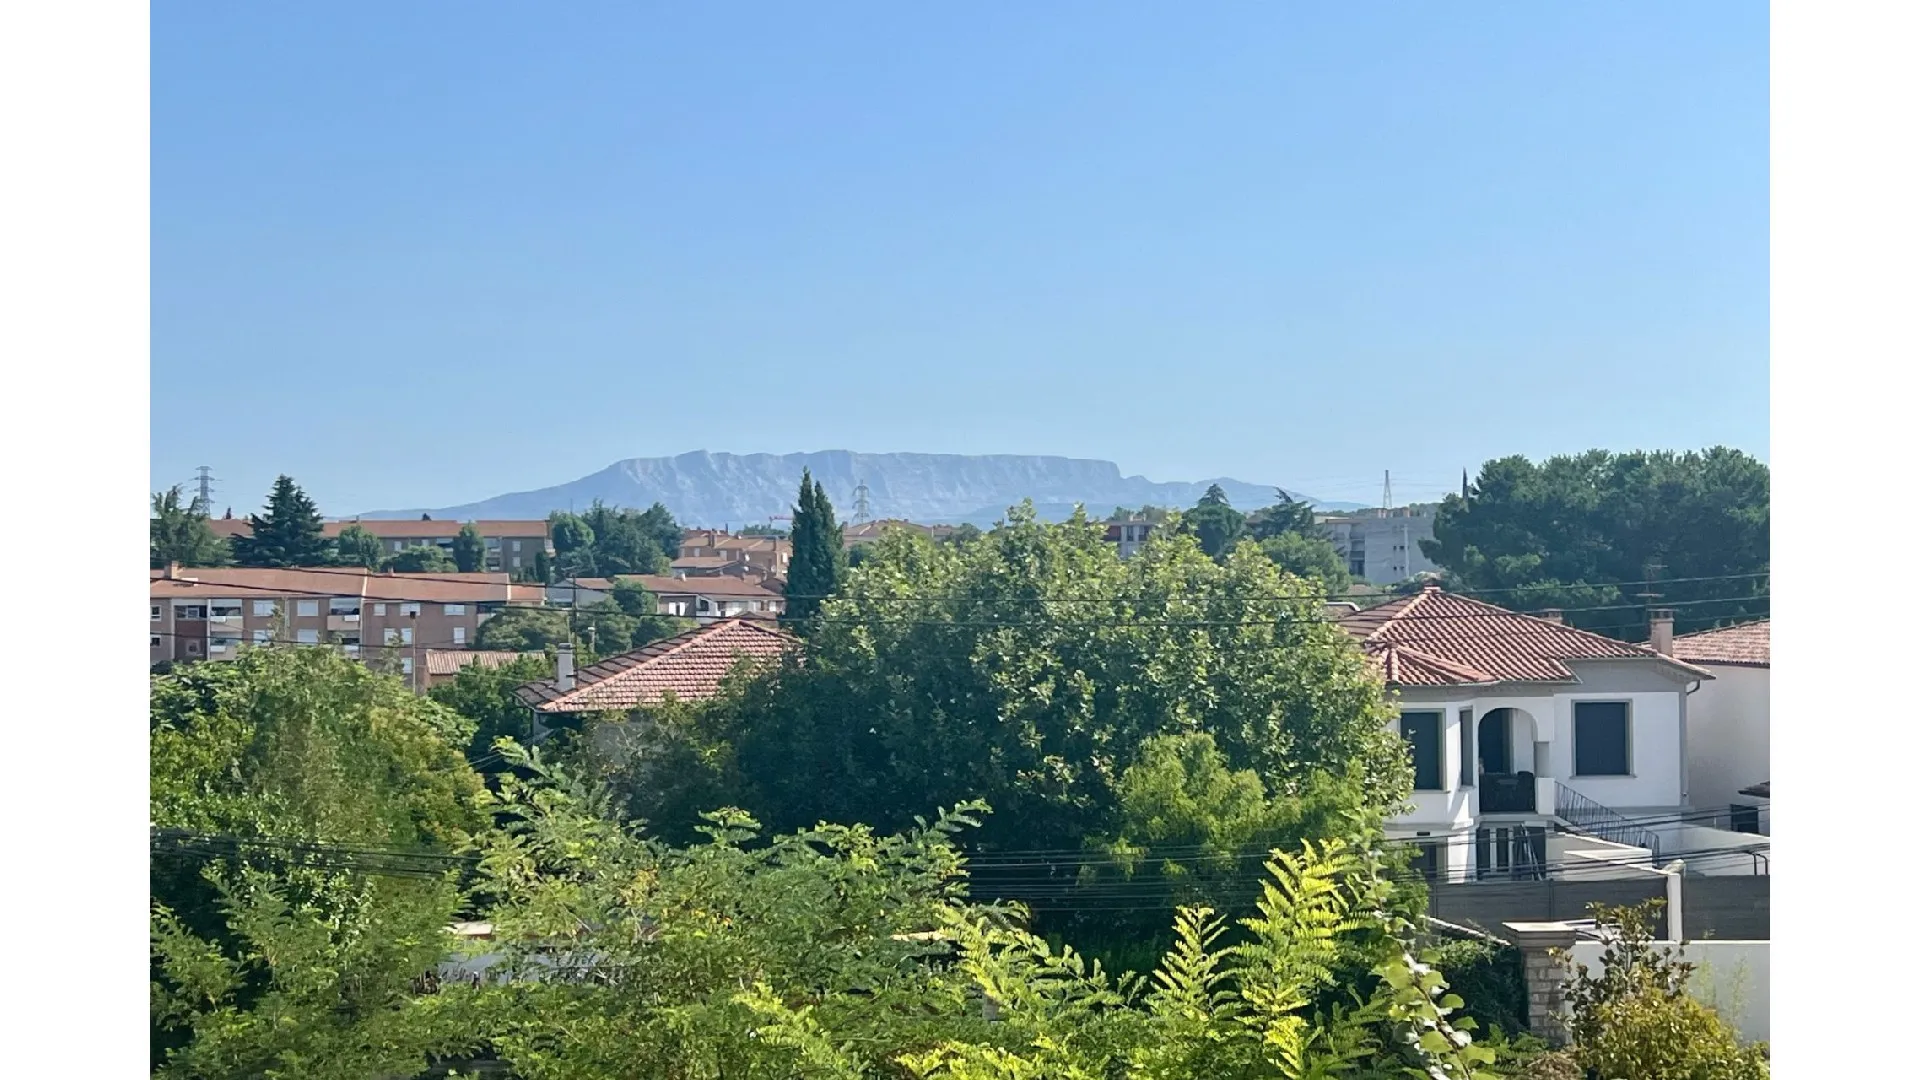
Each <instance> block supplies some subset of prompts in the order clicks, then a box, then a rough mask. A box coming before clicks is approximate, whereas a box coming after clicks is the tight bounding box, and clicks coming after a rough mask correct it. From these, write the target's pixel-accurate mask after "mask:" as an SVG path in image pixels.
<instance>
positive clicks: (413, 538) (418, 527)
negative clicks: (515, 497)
mask: <svg viewBox="0 0 1920 1080" xmlns="http://www.w3.org/2000/svg"><path fill="white" fill-rule="evenodd" d="M468 524H471V525H472V526H473V527H474V529H475V530H477V531H478V532H479V533H480V539H481V541H482V542H484V543H485V544H486V549H487V564H486V569H488V570H490V571H494V572H502V573H512V572H513V571H515V570H531V569H532V568H533V564H534V557H535V556H536V555H539V554H540V553H542V552H545V553H546V554H547V555H548V556H549V557H551V556H552V554H553V544H552V542H551V541H550V540H549V539H548V537H547V523H546V522H545V521H543V520H527V521H507V520H479V521H473V522H465V521H409V520H406V519H394V520H375V519H366V520H353V521H329V522H326V523H324V524H323V525H322V526H321V533H322V535H324V536H325V537H326V538H327V539H329V540H331V539H333V538H334V537H337V536H339V535H340V533H341V531H342V530H343V529H345V528H347V527H348V526H350V525H358V526H359V527H361V528H362V529H365V530H366V531H368V532H370V533H372V534H373V535H374V536H375V537H377V538H378V539H379V541H380V546H381V547H382V548H383V549H385V550H386V552H387V553H388V554H389V555H391V554H394V553H397V552H400V551H404V550H405V549H407V548H410V547H422V546H427V545H431V546H434V547H438V548H440V549H442V550H446V551H451V550H452V548H453V539H454V537H456V536H459V535H460V528H461V526H463V525H468ZM207 525H208V526H209V527H210V528H212V529H213V534H214V535H215V536H218V537H221V538H223V539H227V540H231V539H232V538H234V537H236V536H251V535H252V534H253V527H252V526H251V525H249V524H248V523H247V520H246V519H245V518H213V519H210V520H209V521H208V522H207Z"/></svg>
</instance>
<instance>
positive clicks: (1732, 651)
mask: <svg viewBox="0 0 1920 1080" xmlns="http://www.w3.org/2000/svg"><path fill="white" fill-rule="evenodd" d="M1772 625H1773V620H1771V619H1761V620H1759V621H1758V622H1750V623H1741V624H1740V625H1738V626H1723V627H1721V628H1719V629H1718V630H1702V631H1700V632H1699V633H1696V634H1683V635H1681V636H1680V637H1677V638H1674V639H1673V655H1674V656H1675V657H1676V658H1678V659H1681V660H1685V661H1686V662H1687V663H1689V664H1726V665H1729V666H1732V667H1769V666H1771V665H1770V664H1769V661H1768V656H1769V655H1770V648H1771V646H1770V639H1771V637H1772V631H1771V629H1770V628H1771V626H1772Z"/></svg>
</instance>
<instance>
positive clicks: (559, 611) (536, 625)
mask: <svg viewBox="0 0 1920 1080" xmlns="http://www.w3.org/2000/svg"><path fill="white" fill-rule="evenodd" d="M572 622H573V616H572V615H571V613H569V612H568V611H567V610H565V609H563V608H550V607H515V606H509V607H507V608H505V609H504V610H502V611H501V612H500V613H499V614H498V615H495V616H494V617H492V618H491V619H488V620H487V621H486V622H483V623H481V624H480V632H479V633H478V634H475V635H474V639H473V644H474V647H475V648H477V649H500V650H505V651H508V652H541V651H544V650H547V649H551V648H553V647H554V646H555V645H559V644H561V643H563V642H572V641H574V640H575V637H574V632H573V625H572Z"/></svg>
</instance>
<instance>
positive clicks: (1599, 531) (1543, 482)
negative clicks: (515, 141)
mask: <svg viewBox="0 0 1920 1080" xmlns="http://www.w3.org/2000/svg"><path fill="white" fill-rule="evenodd" d="M1769 487H1770V480H1769V474H1768V470H1767V466H1766V465H1765V464H1763V463H1762V462H1759V461H1757V460H1755V459H1754V458H1752V457H1749V456H1748V455H1746V454H1744V453H1741V452H1740V451H1738V450H1730V449H1727V448H1726V447H1714V448H1713V449H1710V450H1707V451H1704V452H1693V451H1689V452H1686V453H1672V452H1668V451H1658V452H1645V451H1635V452H1632V453H1624V454H1613V453H1609V452H1607V451H1604V450H1590V451H1588V452H1586V453H1584V454H1578V455H1573V456H1563V457H1554V458H1549V459H1547V460H1546V461H1544V462H1542V463H1541V464H1539V465H1535V464H1533V463H1532V462H1530V461H1528V460H1527V459H1526V458H1524V457H1518V456H1515V457H1508V458H1501V459H1499V460H1497V461H1489V462H1487V463H1486V464H1485V465H1484V466H1482V467H1481V469H1480V475H1479V478H1478V480H1476V481H1475V483H1474V484H1473V485H1472V487H1471V488H1470V489H1469V491H1468V494H1467V495H1466V497H1464V498H1463V497H1461V496H1459V495H1449V496H1447V497H1446V500H1445V501H1443V502H1442V503H1441V504H1440V508H1439V510H1438V511H1437V513H1436V517H1435V520H1434V527H1433V539H1432V540H1423V541H1421V550H1422V551H1423V552H1425V553H1426V555H1427V557H1428V558H1430V559H1432V560H1433V561H1434V562H1436V563H1438V564H1439V565H1440V566H1441V567H1443V568H1444V569H1445V571H1446V574H1447V578H1448V580H1449V584H1450V586H1451V587H1453V588H1457V589H1460V590H1462V591H1466V592H1469V593H1471V592H1474V591H1488V592H1495V591H1496V590H1497V594H1496V595H1494V596H1493V597H1492V599H1494V600H1495V601H1496V602H1498V603H1500V604H1502V605H1504V606H1508V607H1517V608H1524V609H1538V608H1547V607H1557V608H1562V609H1565V610H1566V612H1567V618H1568V620H1569V621H1571V622H1573V623H1574V624H1576V625H1580V626H1585V627H1588V628H1594V629H1605V630H1606V631H1607V632H1608V633H1610V634H1616V635H1620V636H1627V637H1633V636H1635V635H1644V633H1645V628H1644V626H1636V625H1633V624H1632V616H1631V615H1630V614H1627V613H1623V612H1622V611H1620V610H1619V607H1620V606H1621V605H1631V604H1636V603H1642V602H1644V601H1642V600H1641V599H1640V598H1639V596H1638V594H1640V593H1643V592H1652V593H1658V594H1659V603H1662V604H1672V605H1674V606H1675V612H1676V617H1675V627H1676V629H1678V630H1680V631H1681V632H1685V631H1687V630H1692V629H1701V628H1705V627H1710V626H1713V625H1716V624H1718V623H1722V622H1734V621H1742V620H1745V619H1749V618H1753V617H1757V616H1761V615H1764V614H1766V612H1767V610H1768V608H1767V598H1766V597H1767V577H1766V574H1767V570H1768V560H1769V532H1768V522H1769V509H1768V507H1769ZM1651 578H1658V579H1660V581H1661V583H1660V584H1656V585H1652V586H1641V585H1638V584H1628V585H1626V586H1625V587H1624V588H1623V587H1620V586H1618V585H1617V584H1616V583H1620V582H1627V583H1637V582H1642V581H1646V580H1649V579H1651ZM1583 608H1612V609H1613V610H1594V611H1583V610H1580V609H1583Z"/></svg>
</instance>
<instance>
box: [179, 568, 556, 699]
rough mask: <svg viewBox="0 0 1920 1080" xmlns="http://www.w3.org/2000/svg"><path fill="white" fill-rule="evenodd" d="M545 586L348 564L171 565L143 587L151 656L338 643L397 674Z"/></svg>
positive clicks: (228, 655)
mask: <svg viewBox="0 0 1920 1080" xmlns="http://www.w3.org/2000/svg"><path fill="white" fill-rule="evenodd" d="M543 599H544V587H543V586H539V585H515V584H513V583H512V582H511V581H510V580H509V575H507V574H503V573H474V574H392V573H386V574H383V573H374V572H372V571H367V570H361V569H358V568H354V567H337V568H336V567H326V568H310V569H298V570H271V569H256V568H251V567H223V568H205V567H196V568H193V569H183V568H180V567H177V566H176V567H169V568H167V569H165V570H155V571H152V573H151V578H150V581H149V584H148V600H149V603H150V608H149V630H148V634H149V637H148V653H149V662H150V663H154V664H158V663H161V662H162V661H172V662H175V663H185V662H193V661H199V660H230V659H232V658H233V657H235V656H237V655H239V652H240V650H241V649H242V648H243V647H247V646H257V645H273V644H291V645H335V646H339V647H340V648H342V649H343V650H345V651H346V652H347V654H348V655H350V656H355V657H359V658H362V659H366V660H368V661H369V662H378V663H380V664H383V665H389V666H391V667H392V668H393V669H394V670H395V671H397V672H398V673H400V674H401V675H405V676H411V675H413V674H414V670H415V665H416V664H418V663H420V662H421V660H420V658H421V657H422V656H423V655H424V654H425V652H426V651H427V650H430V649H449V648H451V649H463V648H470V647H471V646H472V643H473V641H474V640H475V639H476V638H477V637H478V636H479V632H480V625H481V624H482V623H484V622H485V621H486V620H487V619H489V618H491V617H492V616H493V615H494V614H496V613H498V612H499V611H500V610H501V609H503V608H505V607H507V606H508V605H510V604H533V605H538V604H540V603H541V602H542V601H543Z"/></svg>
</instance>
